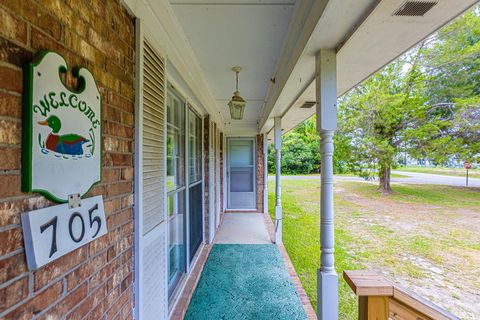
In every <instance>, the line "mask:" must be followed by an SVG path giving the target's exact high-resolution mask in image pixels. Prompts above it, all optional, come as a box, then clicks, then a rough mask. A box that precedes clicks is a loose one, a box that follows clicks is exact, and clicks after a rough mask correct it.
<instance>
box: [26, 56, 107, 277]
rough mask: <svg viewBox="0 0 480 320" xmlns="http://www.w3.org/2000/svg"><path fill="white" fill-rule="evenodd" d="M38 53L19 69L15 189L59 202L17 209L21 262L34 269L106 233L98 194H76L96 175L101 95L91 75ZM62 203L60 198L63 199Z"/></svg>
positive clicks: (98, 176) (98, 169) (85, 189)
mask: <svg viewBox="0 0 480 320" xmlns="http://www.w3.org/2000/svg"><path fill="white" fill-rule="evenodd" d="M66 72H67V64H66V62H65V60H64V59H63V57H62V56H60V55H58V54H57V53H54V52H42V53H40V54H39V55H38V56H37V57H36V58H35V59H34V60H33V61H32V62H31V63H29V64H28V65H26V66H25V69H24V96H23V104H24V105H23V117H24V119H23V154H22V161H23V168H22V170H23V171H22V175H23V176H22V179H23V181H22V189H23V191H26V192H39V193H41V194H43V195H44V196H45V197H47V198H48V199H50V200H52V201H55V202H59V203H63V204H60V205H56V206H51V207H48V208H43V209H39V210H34V211H30V212H24V213H22V228H23V238H24V242H25V251H26V255H27V263H28V267H29V269H30V270H35V269H37V268H39V267H41V266H43V265H45V264H47V263H49V262H51V261H53V260H55V259H58V258H59V257H61V256H63V255H65V254H67V253H68V252H71V251H73V250H75V249H77V248H79V247H81V246H82V245H84V244H86V243H88V242H90V241H93V240H95V239H97V238H99V237H101V236H103V235H105V234H106V233H107V221H106V218H105V210H104V206H103V198H102V196H96V197H91V198H87V199H82V200H81V197H82V196H83V195H85V194H86V193H87V192H88V190H90V188H91V187H92V186H93V185H94V184H95V183H97V182H99V181H100V180H101V165H102V161H101V160H102V128H101V124H102V109H101V106H102V101H101V96H100V92H99V91H98V88H97V85H96V84H95V80H94V79H93V76H92V74H91V73H90V72H89V71H88V70H87V69H84V68H81V69H78V70H73V75H74V76H75V77H76V78H77V79H78V83H79V86H78V90H75V91H72V90H70V89H69V88H67V87H66V86H65V85H64V83H63V82H62V77H61V75H62V74H65V73H66ZM66 202H68V204H67V203H66Z"/></svg>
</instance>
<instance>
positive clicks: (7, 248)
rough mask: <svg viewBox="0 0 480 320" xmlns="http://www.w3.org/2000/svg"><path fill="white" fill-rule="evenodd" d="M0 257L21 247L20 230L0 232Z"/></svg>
mask: <svg viewBox="0 0 480 320" xmlns="http://www.w3.org/2000/svg"><path fill="white" fill-rule="evenodd" d="M0 243H1V244H2V245H1V246H0V255H5V254H8V253H11V252H13V251H15V250H18V249H21V248H22V247H23V237H22V230H21V229H20V228H14V229H9V230H5V231H1V232H0Z"/></svg>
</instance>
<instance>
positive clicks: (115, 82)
mask: <svg viewBox="0 0 480 320" xmlns="http://www.w3.org/2000/svg"><path fill="white" fill-rule="evenodd" d="M0 21H1V24H2V26H1V28H0V159H1V161H0V256H1V257H0V318H2V319H31V318H34V317H35V319H59V318H60V317H61V316H62V315H66V319H81V318H84V319H130V318H132V314H131V313H132V304H133V299H132V298H133V297H132V296H133V276H132V271H133V265H132V253H133V252H132V250H133V249H132V242H133V223H132V217H133V209H132V205H133V154H132V150H133V137H134V128H133V126H134V104H133V101H134V91H133V67H134V66H133V61H134V49H133V48H134V38H133V37H134V24H133V19H132V17H130V16H129V15H128V14H127V12H126V10H125V9H124V8H123V7H122V6H121V5H120V4H119V1H117V0H98V1H96V0H36V1H33V0H32V1H27V0H21V1H20V0H2V1H1V2H0ZM42 49H47V50H54V51H57V52H59V53H60V54H61V55H63V56H64V58H65V59H66V61H67V63H68V66H69V68H70V70H71V68H72V67H75V66H83V67H87V68H88V69H89V70H90V71H91V72H92V73H93V75H94V77H95V78H96V80H97V84H98V85H99V87H100V92H101V94H102V100H103V119H104V122H103V135H104V141H103V145H104V154H103V177H102V183H101V184H99V185H97V186H96V187H95V188H94V189H93V190H92V192H91V193H90V194H89V196H93V195H100V194H101V195H103V197H104V200H105V210H106V215H107V221H108V228H109V232H108V234H107V235H105V236H103V237H101V238H100V239H98V240H96V241H94V242H91V243H90V244H88V245H85V246H83V247H81V248H80V249H78V250H76V251H74V252H71V253H69V254H68V255H66V256H64V257H62V258H60V259H58V260H56V261H55V262H53V263H50V264H48V265H46V266H44V267H42V268H40V269H39V270H37V271H35V272H29V271H28V269H27V266H26V260H25V253H24V250H23V237H22V231H21V225H20V214H21V212H24V211H29V210H35V209H39V208H43V207H47V206H50V205H54V204H53V203H51V202H49V201H47V200H45V198H44V197H43V196H39V195H38V194H25V193H22V192H21V190H20V177H21V173H20V170H21V151H20V150H21V130H22V124H21V120H20V119H21V113H22V110H21V93H22V69H21V67H22V65H23V64H25V63H27V62H29V61H30V60H31V59H32V58H33V56H34V55H35V54H36V53H37V52H38V51H39V50H42ZM66 82H67V83H68V84H69V85H75V79H73V77H71V76H68V77H67V80H66Z"/></svg>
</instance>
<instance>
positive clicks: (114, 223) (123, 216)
mask: <svg viewBox="0 0 480 320" xmlns="http://www.w3.org/2000/svg"><path fill="white" fill-rule="evenodd" d="M132 216H133V214H132V209H126V210H123V211H121V212H119V213H116V214H114V215H111V216H109V217H108V218H107V224H108V228H109V229H110V228H115V227H118V226H120V225H123V224H124V223H126V222H128V221H130V220H131V219H132Z"/></svg>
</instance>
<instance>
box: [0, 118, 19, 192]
mask: <svg viewBox="0 0 480 320" xmlns="http://www.w3.org/2000/svg"><path fill="white" fill-rule="evenodd" d="M0 122H1V121H0ZM0 186H4V187H2V188H0V199H1V198H7V197H13V196H20V195H22V192H21V190H20V175H18V174H0Z"/></svg>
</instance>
